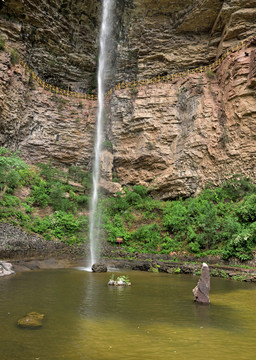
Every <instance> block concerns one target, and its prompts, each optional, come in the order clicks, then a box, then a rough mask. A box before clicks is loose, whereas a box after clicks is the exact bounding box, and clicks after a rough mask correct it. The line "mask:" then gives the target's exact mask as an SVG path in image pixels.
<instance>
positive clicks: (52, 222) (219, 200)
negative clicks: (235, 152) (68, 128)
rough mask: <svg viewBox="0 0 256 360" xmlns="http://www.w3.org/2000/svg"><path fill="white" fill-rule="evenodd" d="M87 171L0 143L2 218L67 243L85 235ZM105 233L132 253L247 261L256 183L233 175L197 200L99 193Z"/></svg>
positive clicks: (254, 230)
mask: <svg viewBox="0 0 256 360" xmlns="http://www.w3.org/2000/svg"><path fill="white" fill-rule="evenodd" d="M90 182H91V181H90V176H89V174H88V173H87V172H85V171H83V170H82V169H81V168H79V167H70V168H68V170H67V171H61V170H59V169H56V168H54V167H52V165H51V164H49V165H47V164H38V166H37V167H31V166H30V167H29V166H28V165H27V164H26V163H25V162H24V161H23V160H22V159H21V158H20V157H19V156H18V155H17V154H13V153H11V152H10V151H9V150H6V149H4V148H1V149H0V221H3V222H10V223H12V224H14V225H19V226H22V227H24V228H25V229H26V230H27V231H33V232H35V233H38V234H41V235H42V236H43V237H44V238H45V239H47V240H51V239H59V240H62V241H65V242H68V243H69V244H73V243H82V242H84V241H86V239H87V237H88V193H89V192H90ZM100 207H101V211H102V223H103V229H104V232H105V237H106V239H107V240H108V241H109V242H110V243H111V244H116V238H117V237H122V238H123V241H124V242H123V245H122V246H123V247H124V248H125V249H126V250H127V251H129V252H131V253H134V252H144V253H163V254H168V253H170V252H171V253H175V252H176V253H179V252H181V251H185V252H188V253H193V254H195V256H201V255H203V254H206V255H207V254H208V255H209V254H215V255H217V254H221V255H222V257H223V258H224V259H228V258H229V257H237V258H238V259H239V260H242V261H243V260H248V259H251V258H252V257H253V252H254V250H255V248H256V185H255V184H254V183H253V182H252V181H251V180H250V179H245V178H243V177H240V176H233V177H232V178H231V179H230V180H229V181H227V182H225V183H223V184H222V186H221V187H214V186H208V187H207V188H206V189H205V190H204V191H202V192H201V194H200V195H199V196H197V197H195V198H187V199H178V200H175V201H166V202H164V201H159V200H156V199H153V198H152V197H151V196H150V195H149V194H148V193H147V189H146V188H145V187H143V186H141V185H137V186H134V187H133V188H126V189H125V195H123V194H119V195H118V194H117V196H116V197H107V198H102V199H101V201H100Z"/></svg>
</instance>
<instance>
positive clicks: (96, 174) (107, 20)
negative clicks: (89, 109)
mask: <svg viewBox="0 0 256 360" xmlns="http://www.w3.org/2000/svg"><path fill="white" fill-rule="evenodd" d="M113 6H114V0H103V9H102V22H101V29H100V52H99V65H98V77H97V81H98V113H97V123H96V138H95V146H94V164H93V174H92V175H93V189H92V197H91V202H90V217H89V239H90V262H89V264H90V265H89V267H90V268H91V267H92V265H93V264H94V263H96V262H97V260H98V259H99V256H100V239H99V229H100V214H99V213H98V210H97V208H98V200H99V180H100V155H101V145H102V132H103V119H104V97H105V80H106V74H107V72H108V70H109V69H108V67H109V62H108V56H109V44H110V41H111V33H112V24H113Z"/></svg>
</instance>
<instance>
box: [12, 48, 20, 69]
mask: <svg viewBox="0 0 256 360" xmlns="http://www.w3.org/2000/svg"><path fill="white" fill-rule="evenodd" d="M18 62H19V54H18V52H17V50H16V49H12V50H11V63H12V65H13V66H14V65H16V64H17V63H18Z"/></svg>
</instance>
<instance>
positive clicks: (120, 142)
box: [0, 0, 256, 199]
mask: <svg viewBox="0 0 256 360" xmlns="http://www.w3.org/2000/svg"><path fill="white" fill-rule="evenodd" d="M0 6H1V9H0V12H1V14H0V31H1V37H2V38H4V39H5V40H6V42H7V43H8V45H10V46H12V47H16V48H17V49H18V50H19V51H20V52H21V53H22V54H23V55H24V56H25V59H26V61H27V62H28V64H29V65H30V67H31V68H32V69H33V70H34V71H35V72H36V73H37V74H38V75H39V76H40V77H41V78H42V79H43V80H45V81H47V82H50V83H52V84H54V85H57V86H61V87H63V88H67V87H68V86H69V87H71V88H72V89H73V90H79V91H83V90H84V91H89V90H91V91H94V90H93V88H94V86H95V73H96V63H97V48H98V46H97V37H98V31H99V17H100V11H101V5H100V1H95V0H93V1H91V0H88V1H86V2H83V1H82V0H81V1H80V0H77V1H71V0H58V1H54V2H52V1H50V0H43V1H40V2H38V1H37V0H24V1H15V0H5V1H4V2H3V1H1V5H0ZM255 7H256V1H255V0H251V1H250V2H248V1H245V0H224V1H219V0H211V1H210V0H203V1H192V0H188V1H186V2H185V4H184V1H182V0H179V1H175V2H173V1H169V0H152V1H150V0H125V1H122V2H118V3H117V6H116V9H115V19H116V20H115V23H116V26H115V31H114V34H113V39H114V40H115V41H114V45H113V48H112V52H111V58H110V61H112V65H113V66H112V68H113V73H114V74H113V73H112V74H111V79H112V83H114V82H118V81H123V80H129V81H131V80H137V79H145V78H149V77H152V76H156V75H164V74H167V73H170V72H173V71H182V70H187V69H189V68H193V67H196V66H200V65H205V64H209V63H210V62H212V61H214V60H215V59H216V57H218V56H219V55H220V54H222V52H223V51H224V50H225V49H227V48H229V47H232V46H234V45H236V43H237V41H238V40H242V39H246V38H248V37H249V36H251V35H253V32H254V29H255V19H256V10H255ZM255 54H256V44H255V41H251V42H250V43H249V44H247V45H246V47H244V48H243V49H241V50H240V51H237V52H235V53H234V54H232V55H230V56H229V57H227V58H226V59H225V61H224V62H223V63H222V65H221V66H220V67H219V69H218V71H217V73H216V75H214V74H212V73H209V74H205V73H202V74H194V75H190V76H189V77H186V78H183V79H179V80H176V81H175V82H168V83H159V84H156V85H149V86H144V87H138V88H135V89H133V90H129V89H126V90H119V91H116V92H115V94H114V96H113V97H112V99H111V101H110V102H108V106H107V121H106V133H105V136H106V138H107V139H108V140H110V141H111V142H112V144H113V155H107V154H106V153H104V154H105V155H104V156H103V157H102V158H103V159H107V164H103V169H104V174H107V175H106V176H105V177H106V178H107V179H108V180H109V179H111V173H112V171H115V172H116V173H117V176H118V179H119V181H120V182H121V183H122V184H123V185H127V184H136V183H141V184H144V185H146V186H148V187H149V188H150V189H151V190H152V192H155V193H157V194H158V195H159V196H160V197H161V198H164V199H167V198H171V197H176V196H179V195H182V196H190V195H192V194H195V193H196V192H197V191H199V190H200V189H201V188H202V187H203V186H204V185H205V184H206V183H207V182H215V183H218V182H220V181H222V180H223V179H224V178H226V177H228V176H230V175H231V174H233V173H242V174H244V175H248V176H251V177H253V178H255V177H256V174H255V170H254V168H255V151H256V145H255V144H256V143H255V138H256V118H255V116H256V115H255V114H256V100H255V98H256V97H255V84H256V77H255V76H256V68H255V57H256V55H255ZM114 75H115V76H114ZM0 104H1V106H0V145H4V146H8V147H9V148H12V149H21V151H22V153H23V155H24V157H25V158H27V159H28V160H30V161H31V162H36V161H47V160H49V159H50V158H51V159H52V160H53V161H54V162H56V163H59V164H61V163H62V164H84V165H86V166H88V167H90V166H91V158H92V149H93V134H94V124H95V116H96V107H97V104H96V102H95V101H88V100H83V101H79V100H75V99H70V98H61V97H56V96H54V95H53V94H51V93H49V92H46V91H44V90H43V89H40V88H39V87H38V86H35V85H34V84H32V83H31V80H30V78H29V74H25V72H24V69H22V68H21V66H20V65H15V66H12V65H11V59H10V54H9V53H7V52H6V51H0Z"/></svg>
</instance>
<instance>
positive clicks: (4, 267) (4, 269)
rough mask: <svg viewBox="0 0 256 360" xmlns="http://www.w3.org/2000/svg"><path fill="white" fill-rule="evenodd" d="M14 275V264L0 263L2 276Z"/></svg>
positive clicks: (0, 274)
mask: <svg viewBox="0 0 256 360" xmlns="http://www.w3.org/2000/svg"><path fill="white" fill-rule="evenodd" d="M12 274H15V271H13V270H12V264H11V263H7V262H3V261H0V276H5V275H12Z"/></svg>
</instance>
